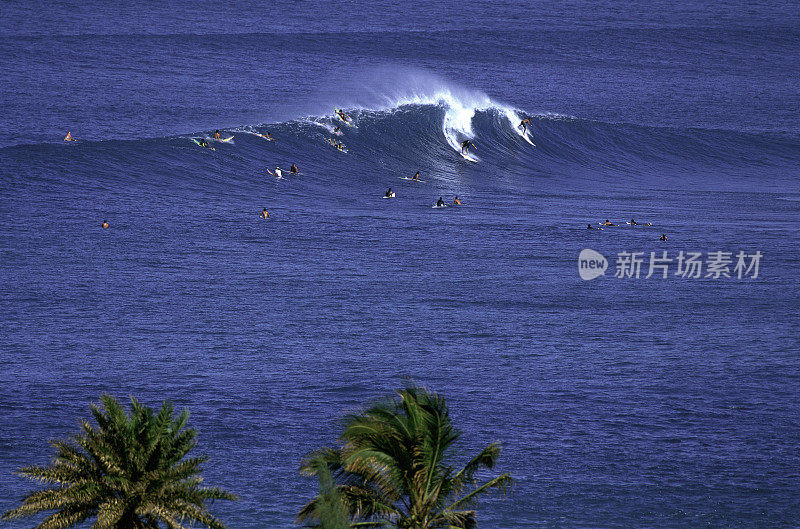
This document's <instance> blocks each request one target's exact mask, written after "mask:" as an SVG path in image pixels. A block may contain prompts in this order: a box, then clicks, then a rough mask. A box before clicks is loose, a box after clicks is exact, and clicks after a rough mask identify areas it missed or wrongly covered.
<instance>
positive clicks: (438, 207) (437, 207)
mask: <svg viewBox="0 0 800 529" xmlns="http://www.w3.org/2000/svg"><path fill="white" fill-rule="evenodd" d="M431 207H432V208H433V209H442V208H446V207H447V204H442V205H441V206H431Z"/></svg>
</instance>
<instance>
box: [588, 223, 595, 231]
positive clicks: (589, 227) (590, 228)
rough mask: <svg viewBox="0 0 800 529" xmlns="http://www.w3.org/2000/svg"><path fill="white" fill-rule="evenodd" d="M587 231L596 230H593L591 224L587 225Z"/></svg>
mask: <svg viewBox="0 0 800 529" xmlns="http://www.w3.org/2000/svg"><path fill="white" fill-rule="evenodd" d="M586 229H587V230H593V229H594V228H592V225H591V224H587V225H586Z"/></svg>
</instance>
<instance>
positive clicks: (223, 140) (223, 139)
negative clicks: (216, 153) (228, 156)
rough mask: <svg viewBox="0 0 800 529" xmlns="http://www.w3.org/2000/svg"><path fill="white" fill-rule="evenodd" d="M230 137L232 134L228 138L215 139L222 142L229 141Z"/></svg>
mask: <svg viewBox="0 0 800 529" xmlns="http://www.w3.org/2000/svg"><path fill="white" fill-rule="evenodd" d="M232 139H233V136H231V137H230V138H220V139H218V140H217V141H221V142H223V143H228V142H229V141H231V140H232Z"/></svg>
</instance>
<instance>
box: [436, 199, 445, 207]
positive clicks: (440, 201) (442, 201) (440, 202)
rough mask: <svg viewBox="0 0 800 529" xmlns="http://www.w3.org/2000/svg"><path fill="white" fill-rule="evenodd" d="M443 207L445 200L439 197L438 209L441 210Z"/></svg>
mask: <svg viewBox="0 0 800 529" xmlns="http://www.w3.org/2000/svg"><path fill="white" fill-rule="evenodd" d="M442 206H444V200H443V199H442V197H439V200H438V201H437V202H436V207H437V208H440V207H442Z"/></svg>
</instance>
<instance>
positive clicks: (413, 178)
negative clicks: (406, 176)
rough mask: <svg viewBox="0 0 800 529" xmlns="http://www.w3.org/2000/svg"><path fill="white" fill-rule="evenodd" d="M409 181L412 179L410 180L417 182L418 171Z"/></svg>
mask: <svg viewBox="0 0 800 529" xmlns="http://www.w3.org/2000/svg"><path fill="white" fill-rule="evenodd" d="M411 179H412V180H419V171H417V174H415V175H414V176H412V177H411Z"/></svg>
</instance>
